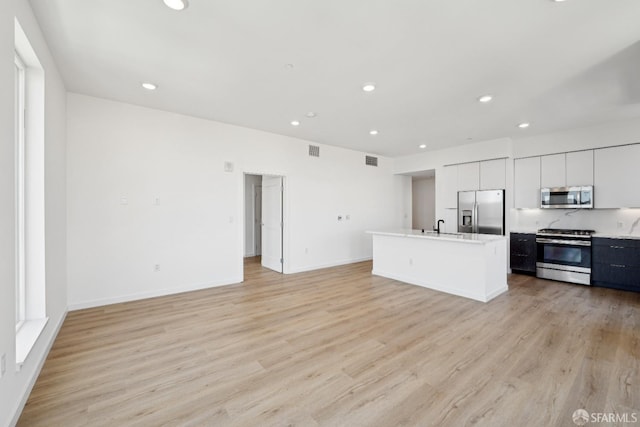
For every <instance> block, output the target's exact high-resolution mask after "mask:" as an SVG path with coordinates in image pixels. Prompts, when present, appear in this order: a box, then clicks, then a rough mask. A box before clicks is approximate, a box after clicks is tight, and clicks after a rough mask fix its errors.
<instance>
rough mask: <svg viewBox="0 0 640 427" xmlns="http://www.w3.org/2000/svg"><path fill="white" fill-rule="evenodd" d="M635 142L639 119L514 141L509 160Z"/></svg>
mask: <svg viewBox="0 0 640 427" xmlns="http://www.w3.org/2000/svg"><path fill="white" fill-rule="evenodd" d="M638 142H640V119H632V120H621V121H616V122H611V123H606V124H601V125H594V126H589V127H584V128H578V129H568V130H565V131H561V132H553V133H548V134H544V135H536V136H531V137H521V138H517V139H514V140H513V157H514V158H519V157H528V156H539V155H543V154H553V153H564V152H567V151H576V150H586V149H591V148H599V147H609V146H613V145H624V144H634V143H638Z"/></svg>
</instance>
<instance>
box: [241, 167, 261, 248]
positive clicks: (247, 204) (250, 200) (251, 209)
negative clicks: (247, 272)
mask: <svg viewBox="0 0 640 427" xmlns="http://www.w3.org/2000/svg"><path fill="white" fill-rule="evenodd" d="M259 185H262V176H260V175H245V180H244V230H245V233H244V256H246V257H248V256H255V255H256V252H258V254H259V253H260V250H258V251H256V242H255V240H256V239H255V231H256V230H255V226H256V222H255V216H256V215H255V198H254V189H255V187H257V186H259Z"/></svg>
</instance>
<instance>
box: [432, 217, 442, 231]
mask: <svg viewBox="0 0 640 427" xmlns="http://www.w3.org/2000/svg"><path fill="white" fill-rule="evenodd" d="M440 223H443V224H444V219H439V220H438V226H437V227H433V231H437V232H438V234H440Z"/></svg>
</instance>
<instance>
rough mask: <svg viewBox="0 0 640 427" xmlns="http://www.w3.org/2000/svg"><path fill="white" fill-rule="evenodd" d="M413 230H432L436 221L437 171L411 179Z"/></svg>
mask: <svg viewBox="0 0 640 427" xmlns="http://www.w3.org/2000/svg"><path fill="white" fill-rule="evenodd" d="M411 205H412V228H413V229H414V230H420V229H423V230H431V229H432V228H433V227H434V225H435V221H436V209H435V208H436V178H435V171H434V170H429V171H423V172H420V173H418V174H415V175H413V176H412V177H411Z"/></svg>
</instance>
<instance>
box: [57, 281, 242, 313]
mask: <svg viewBox="0 0 640 427" xmlns="http://www.w3.org/2000/svg"><path fill="white" fill-rule="evenodd" d="M240 282H242V276H238V277H234V278H230V279H227V280H220V281H217V282H213V283H197V284H193V285H188V286H181V287H179V288H170V289H158V290H153V291H149V292H140V293H136V294H129V295H122V296H118V297H110V298H99V299H95V300H89V301H80V302H74V303H70V304H69V311H75V310H82V309H85V308H93V307H102V306H104V305H111V304H119V303H122V302H129V301H137V300H141V299H147V298H156V297H163V296H167V295H174V294H181V293H183V292H191V291H199V290H202V289H208V288H216V287H218V286H225V285H233V284H235V283H240Z"/></svg>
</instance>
